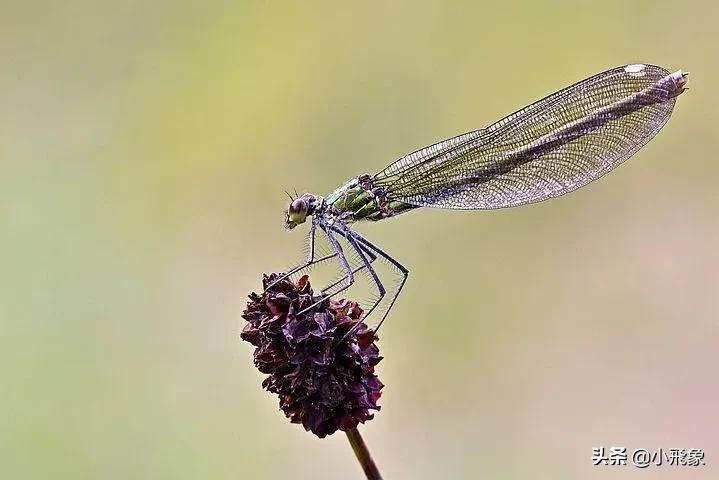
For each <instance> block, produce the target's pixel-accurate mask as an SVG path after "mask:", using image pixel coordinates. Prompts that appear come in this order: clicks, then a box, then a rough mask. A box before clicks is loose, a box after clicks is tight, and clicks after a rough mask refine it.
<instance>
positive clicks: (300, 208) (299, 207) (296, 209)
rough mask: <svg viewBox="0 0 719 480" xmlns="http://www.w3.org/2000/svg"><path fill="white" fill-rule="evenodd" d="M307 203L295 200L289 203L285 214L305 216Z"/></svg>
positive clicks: (302, 200) (299, 199)
mask: <svg viewBox="0 0 719 480" xmlns="http://www.w3.org/2000/svg"><path fill="white" fill-rule="evenodd" d="M307 208H308V206H307V201H305V200H304V199H302V198H297V199H295V200H293V201H292V203H290V206H289V208H288V209H287V212H288V213H289V214H290V215H292V216H294V215H306V214H307Z"/></svg>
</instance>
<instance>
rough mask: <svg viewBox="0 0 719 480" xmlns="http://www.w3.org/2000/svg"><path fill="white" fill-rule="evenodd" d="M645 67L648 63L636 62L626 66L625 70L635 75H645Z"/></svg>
mask: <svg viewBox="0 0 719 480" xmlns="http://www.w3.org/2000/svg"><path fill="white" fill-rule="evenodd" d="M645 68H647V66H646V65H643V64H641V63H635V64H632V65H627V66H626V67H624V71H625V72H627V73H631V74H633V75H644V73H643V72H644V69H645Z"/></svg>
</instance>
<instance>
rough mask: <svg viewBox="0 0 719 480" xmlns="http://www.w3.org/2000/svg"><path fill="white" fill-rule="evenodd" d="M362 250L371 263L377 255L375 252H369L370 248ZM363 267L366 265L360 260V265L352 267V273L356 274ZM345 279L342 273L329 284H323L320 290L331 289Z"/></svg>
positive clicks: (345, 276)
mask: <svg viewBox="0 0 719 480" xmlns="http://www.w3.org/2000/svg"><path fill="white" fill-rule="evenodd" d="M362 252H363V253H364V254H365V255H366V256H367V257H368V258H367V261H368V262H369V263H370V264H371V263H372V262H374V261H375V260H377V255H375V254H374V253H373V252H371V251H370V250H365V249H362ZM365 268H367V267H366V266H365V264H364V262H362V265H360V266H358V267H355V268H354V269H352V273H354V274H355V275H356V274H358V273H359V272H361V271H362V270H364V269H365ZM346 279H347V275H342V276H341V277H340V278H339V279H337V280H335V281H334V282H332V283H331V284H329V285H327V286H325V287H324V288H323V289H322V291H323V292H326V291H328V290H331V289H333V288H334V287H336V286H337V285H339V284H340V283H342V282H344V281H345V280H346Z"/></svg>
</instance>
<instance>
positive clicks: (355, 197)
mask: <svg viewBox="0 0 719 480" xmlns="http://www.w3.org/2000/svg"><path fill="white" fill-rule="evenodd" d="M325 202H326V204H327V205H329V206H330V207H332V209H333V210H334V212H335V213H336V214H338V215H342V214H347V213H349V214H350V216H348V218H347V219H346V220H347V221H349V222H352V221H355V222H356V221H360V220H379V219H381V218H384V215H382V213H381V212H380V209H379V207H378V206H377V202H376V201H375V199H374V198H373V195H372V194H371V193H370V192H369V191H368V190H366V189H365V188H364V187H362V186H361V185H360V184H359V182H358V180H357V179H356V178H353V179H352V180H350V181H349V182H347V183H346V184H344V185H342V186H341V187H339V188H338V189H337V190H335V191H334V192H332V193H330V194H329V195H327V196H326V197H325Z"/></svg>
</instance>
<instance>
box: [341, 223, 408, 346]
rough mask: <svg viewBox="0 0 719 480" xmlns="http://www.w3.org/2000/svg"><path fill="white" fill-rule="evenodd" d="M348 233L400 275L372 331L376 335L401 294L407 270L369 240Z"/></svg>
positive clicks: (354, 233) (356, 234) (351, 232)
mask: <svg viewBox="0 0 719 480" xmlns="http://www.w3.org/2000/svg"><path fill="white" fill-rule="evenodd" d="M348 233H349V235H351V236H352V237H353V239H354V240H355V241H357V242H358V243H359V244H361V245H362V246H363V247H365V248H367V249H369V250H372V251H373V252H374V253H376V254H377V255H379V256H381V257H382V258H384V259H385V260H387V261H388V262H389V263H391V264H392V265H394V266H395V267H396V268H397V270H399V271H400V273H401V274H402V280H401V281H400V283H399V285H398V286H397V289H396V290H395V292H394V295H393V296H392V300H390V302H389V307H387V310H386V311H385V312H384V315H382V319H381V320H380V321H379V323H378V324H377V326H376V327H375V329H374V331H375V333H377V330H379V327H381V326H382V323H383V322H384V321H385V319H386V318H387V315H388V314H389V311H390V310H392V307H393V306H394V302H396V301H397V297H399V294H400V292H402V287H404V284H405V282H407V277H408V276H409V270H408V269H407V268H406V267H405V266H404V265H402V264H401V263H399V261H397V260H395V259H394V258H393V257H392V256H391V255H389V254H388V253H387V252H385V251H384V250H382V249H381V248H379V247H378V246H377V245H375V244H374V243H372V242H370V241H369V240H367V239H366V238H364V237H363V236H362V235H360V234H359V233H357V232H355V231H354V230H349V229H348Z"/></svg>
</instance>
